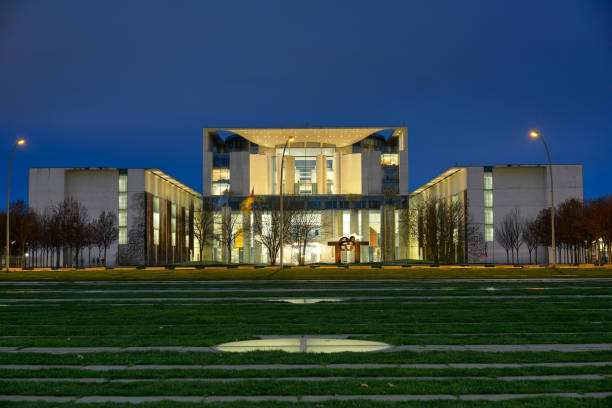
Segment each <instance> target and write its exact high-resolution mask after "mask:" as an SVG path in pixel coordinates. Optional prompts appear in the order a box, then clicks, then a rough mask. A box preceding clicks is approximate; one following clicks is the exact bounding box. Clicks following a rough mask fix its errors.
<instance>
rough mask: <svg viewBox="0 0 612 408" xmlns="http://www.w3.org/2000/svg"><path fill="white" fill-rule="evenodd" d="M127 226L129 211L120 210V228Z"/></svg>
mask: <svg viewBox="0 0 612 408" xmlns="http://www.w3.org/2000/svg"><path fill="white" fill-rule="evenodd" d="M121 227H127V211H125V210H119V228H121Z"/></svg>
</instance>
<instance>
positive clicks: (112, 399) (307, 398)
mask: <svg viewBox="0 0 612 408" xmlns="http://www.w3.org/2000/svg"><path fill="white" fill-rule="evenodd" d="M610 396H612V392H588V393H562V392H561V393H532V394H465V395H444V394H441V395H440V394H439V395H303V396H299V397H296V396H281V395H263V396H259V395H257V396H239V395H235V396H234V395H233V396H214V397H198V396H170V395H169V396H154V397H144V396H142V397H141V396H138V397H124V396H113V395H108V396H84V397H78V396H68V397H54V396H31V395H0V401H13V402H25V401H44V402H76V403H133V404H137V403H143V402H158V401H176V402H236V401H251V402H261V401H278V402H322V401H330V400H339V401H349V400H367V401H430V400H467V401H475V400H485V401H503V400H512V399H519V398H541V397H564V398H599V399H601V398H608V397H610Z"/></svg>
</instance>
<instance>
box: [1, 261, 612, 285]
mask: <svg viewBox="0 0 612 408" xmlns="http://www.w3.org/2000/svg"><path fill="white" fill-rule="evenodd" d="M575 277H601V278H605V277H612V267H611V266H610V265H607V266H605V267H587V268H576V267H566V266H564V267H561V268H556V269H553V268H546V267H531V266H525V267H512V266H496V267H485V266H480V267H449V266H441V267H430V266H423V265H413V266H410V267H406V266H401V265H391V266H382V267H381V266H370V265H361V266H355V265H353V266H351V267H347V266H320V267H310V266H303V267H300V266H292V267H288V268H285V269H283V270H282V271H281V270H280V269H279V268H278V267H270V266H268V267H263V268H259V267H253V266H241V267H236V266H233V267H230V268H227V267H224V266H223V267H221V266H207V267H205V268H203V269H197V268H195V267H184V268H176V269H165V268H147V269H135V268H116V269H109V270H105V269H102V268H91V269H58V270H51V269H49V270H23V271H22V270H13V271H11V272H6V271H2V272H0V281H2V280H95V281H99V280H117V279H126V280H244V279H247V280H302V279H311V280H319V279H323V280H331V279H348V280H363V279H428V278H431V279H437V278H480V279H494V278H575Z"/></svg>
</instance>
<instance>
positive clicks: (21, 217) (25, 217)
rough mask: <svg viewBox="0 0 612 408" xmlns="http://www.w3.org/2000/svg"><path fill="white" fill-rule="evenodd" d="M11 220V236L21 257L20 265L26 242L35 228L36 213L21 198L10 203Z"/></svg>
mask: <svg viewBox="0 0 612 408" xmlns="http://www.w3.org/2000/svg"><path fill="white" fill-rule="evenodd" d="M10 216H11V222H10V226H11V229H12V231H13V233H12V234H11V236H13V237H14V238H15V241H16V242H17V244H18V250H17V251H18V255H19V256H21V258H22V265H23V262H25V252H26V249H25V247H26V243H27V242H28V240H29V239H30V238H31V237H32V234H33V233H34V229H35V228H36V214H35V213H34V212H33V211H31V210H30V209H29V208H28V206H27V205H26V203H25V202H24V201H23V200H17V201H14V202H12V203H11V215H10Z"/></svg>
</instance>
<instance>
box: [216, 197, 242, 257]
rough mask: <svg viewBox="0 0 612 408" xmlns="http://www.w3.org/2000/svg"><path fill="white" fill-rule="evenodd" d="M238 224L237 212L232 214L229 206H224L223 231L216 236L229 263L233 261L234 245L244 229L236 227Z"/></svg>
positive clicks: (222, 216)
mask: <svg viewBox="0 0 612 408" xmlns="http://www.w3.org/2000/svg"><path fill="white" fill-rule="evenodd" d="M237 225H238V216H237V215H236V214H234V215H232V211H231V209H230V207H229V206H228V207H223V212H222V215H221V225H220V227H221V228H220V230H221V233H220V234H218V235H217V237H216V238H217V241H218V242H219V246H220V247H221V248H223V251H224V260H225V261H226V263H228V264H230V263H232V247H233V246H234V243H235V242H236V238H238V236H239V235H241V234H242V231H241V230H238V229H237V228H236V226H237Z"/></svg>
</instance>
